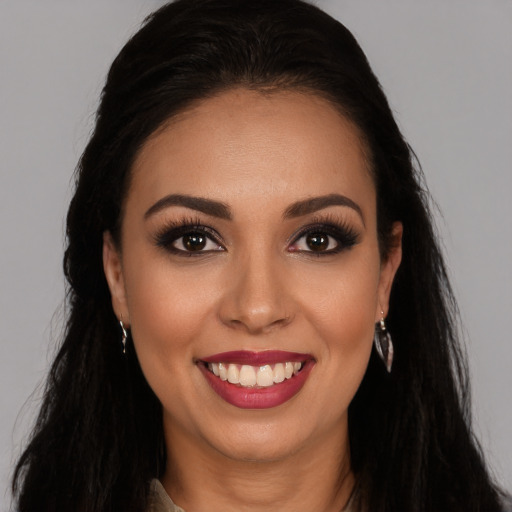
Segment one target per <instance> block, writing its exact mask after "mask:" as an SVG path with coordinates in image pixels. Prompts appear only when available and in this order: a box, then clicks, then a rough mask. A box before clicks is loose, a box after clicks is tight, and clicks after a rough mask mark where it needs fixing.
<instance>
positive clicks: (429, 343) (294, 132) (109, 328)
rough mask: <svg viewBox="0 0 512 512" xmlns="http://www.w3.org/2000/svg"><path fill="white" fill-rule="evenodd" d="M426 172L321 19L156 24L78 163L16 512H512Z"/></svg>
mask: <svg viewBox="0 0 512 512" xmlns="http://www.w3.org/2000/svg"><path fill="white" fill-rule="evenodd" d="M413 164H414V159H413V155H412V152H411V150H410V149H409V147H408V146H407V144H406V143H405V141H404V139H403V137H402V136H401V134H400V132H399V130H398V128H397V126H396V123H395V122H394V120H393V117H392V114H391V112H390V109H389V107H388V104H387V101H386V99H385V97H384V95H383V93H382V91H381V89H380V86H379V83H378V81H377V79H376V78H375V76H374V75H373V74H372V72H371V70H370V68H369V66H368V63H367V61H366V58H365V57H364V55H363V53H362V51H361V49H360V48H359V46H358V45H357V43H356V42H355V40H354V39H353V37H352V36H351V34H350V33H349V32H348V31H347V30H346V29H345V28H344V27H343V26H342V25H340V24H339V23H338V22H336V21H334V20H333V19H331V18H330V17H329V16H327V15H326V14H324V13H322V12H321V11H320V10H318V9H317V8H315V7H313V6H311V5H308V4H305V3H302V2H300V1H298V0H280V1H279V2H275V1H274V0H259V1H257V2H242V1H239V0H238V1H236V0H179V1H177V2H175V3H172V4H169V5H168V6H165V7H163V8H162V9H161V10H160V11H158V12H157V13H155V14H154V15H153V16H151V17H150V18H149V19H148V21H147V22H146V24H145V25H144V27H143V28H142V29H141V31H139V33H138V34H136V35H135V36H134V37H133V38H132V39H131V40H130V42H128V44H127V45H126V46H125V48H124V49H123V50H122V51H121V53H120V55H119V56H118V58H117V59H116V60H115V62H114V64H113V65H112V68H111V70H110V73H109V76H108V79H107V83H106V86H105V89H104V92H103V95H102V101H101V105H100V108H99V112H98V118H97V123H96V128H95V131H94V134H93V136H92V138H91V140H90V142H89V144H88V146H87V148H86V150H85V152H84V154H83V156H82V159H81V161H80V165H79V168H78V173H77V185H76V192H75V195H74V198H73V200H72V202H71V205H70V209H69V213H68V219H67V222H68V224H67V236H68V248H67V251H66V256H65V272H66V276H67V278H68V281H69V285H70V287H69V303H70V315H69V320H68V325H67V332H66V336H65V340H64V343H63V345H62V348H61V350H60V352H59V354H58V356H57V358H56V361H55V362H54V365H53V367H52V371H51V375H50V379H49V382H48V387H47V392H46V399H45V402H44V404H43V408H42V411H41V413H40V417H39V421H38V424H37V427H36V430H35V432H34V435H33V438H32V440H31V443H30V444H29V446H28V448H27V450H26V451H25V453H24V454H23V456H22V458H21V460H20V462H19V463H18V466H17V470H16V474H15V479H14V490H15V492H16V493H17V496H18V507H19V510H21V511H25V510H45V511H49V510H76V511H89V510H134V511H135V510H138V511H144V510H173V509H174V510H179V509H176V508H175V506H174V505H173V504H172V503H171V498H172V500H173V501H174V502H175V504H176V505H177V506H180V507H181V508H182V509H184V510H186V511H187V512H193V511H198V510H199V511H203V510H212V511H215V510H254V511H257V510H263V509H265V510H268V509H279V510H294V511H295V510H318V511H338V510H342V509H345V510H351V511H356V510H365V511H377V510H407V511H414V510H464V511H467V510H499V509H500V503H499V502H500V492H499V490H498V489H497V488H496V486H495V485H494V484H493V482H492V480H491V478H490V476H489V474H488V472H487V470H486V467H485V465H484V462H483V460H482V456H481V454H480V452H479V449H478V445H477V443H476V441H475V440H474V438H473V435H472V432H471V429H470V427H469V425H468V421H469V418H468V404H467V402H466V400H465V396H466V389H467V379H466V371H465V366H464V362H463V359H462V355H461V351H460V348H459V345H458V341H457V338H456V327H455V319H456V318H455V317H456V307H455V303H454V300H453V296H452V294H451V290H450V286H449V282H448V279H447V277H446V272H445V268H444V264H443V260H442V257H441V254H440V251H439V249H438V245H437V242H436V238H435V235H434V233H433V229H432V224H431V219H430V214H429V211H428V207H427V200H428V198H427V197H426V194H425V192H424V190H423V189H422V187H421V186H420V183H421V174H420V171H419V170H418V169H416V168H415V167H414V165H413ZM391 338H392V341H391ZM372 347H374V348H372Z"/></svg>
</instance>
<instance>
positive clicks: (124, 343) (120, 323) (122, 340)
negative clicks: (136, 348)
mask: <svg viewBox="0 0 512 512" xmlns="http://www.w3.org/2000/svg"><path fill="white" fill-rule="evenodd" d="M119 325H120V326H121V331H123V335H122V338H121V343H122V344H123V354H126V340H127V338H128V333H127V332H126V329H125V327H124V324H123V321H122V320H119Z"/></svg>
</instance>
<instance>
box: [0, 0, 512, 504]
mask: <svg viewBox="0 0 512 512" xmlns="http://www.w3.org/2000/svg"><path fill="white" fill-rule="evenodd" d="M161 3H162V2H159V1H157V0H108V1H107V0H88V1H87V2H85V1H69V0H68V1H66V0H44V1H43V0H24V1H23V2H20V1H19V0H0V112H1V118H0V130H1V134H0V155H1V160H0V243H1V251H0V269H1V270H0V390H1V391H0V400H1V401H0V411H1V412H0V509H1V510H7V509H8V504H9V502H10V498H9V495H8V492H7V490H6V489H7V481H8V476H9V474H10V471H11V468H12V464H13V461H14V459H15V458H16V457H17V456H18V455H19V453H20V450H21V446H22V444H23V440H24V438H25V436H26V434H27V432H28V427H29V425H30V424H31V422H32V420H33V417H34V413H35V411H36V409H37V404H38V402H37V399H38V397H39V396H40V384H41V382H42V380H43V379H44V376H45V374H46V371H47V367H48V363H49V361H50V360H51V359H52V356H53V354H54V350H55V340H56V339H58V338H59V335H60V333H61V330H62V310H61V305H62V298H63V290H64V285H63V278H62V273H61V259H62V247H63V230H64V228H63V226H64V223H63V218H64V215H65V212H66V205H67V202H68V200H69V197H70V190H71V180H70V178H71V173H72V170H73V168H74V166H75V164H76V161H77V159H78V157H79V155H80V153H81V151H82V150H83V148H84V145H85V143H86V140H87V137H88V134H89V132H90V129H91V126H92V122H93V113H94V110H95V107H96V104H97V98H98V95H99V92H100V90H101V86H102V83H103V79H104V75H105V73H106V71H107V69H108V65H109V64H110V62H111V60H112V59H113V57H114V56H115V55H116V53H117V52H118V50H119V49H120V47H121V45H122V44H123V43H124V42H125V40H126V39H127V38H128V36H129V35H130V34H131V33H133V32H134V31H135V29H136V27H137V26H138V25H139V23H140V22H141V20H142V19H143V18H144V16H145V15H146V14H147V13H148V12H150V11H151V10H153V9H155V8H156V7H158V6H159V5H161ZM317 3H318V4H319V5H320V6H321V7H323V8H325V9H326V10H327V11H329V12H330V13H331V14H333V15H335V16H336V17H338V18H339V19H340V20H342V21H343V22H344V23H345V24H346V25H347V26H348V27H349V28H350V29H351V30H352V31H353V33H354V35H355V36H356V38H357V39H358V40H359V42H360V43H361V45H362V47H363V49H364V50H365V52H366V53H367V55H368V58H369V60H370V63H371V64H372V66H373V67H374V70H375V72H376V74H377V76H378V77H379V78H380V80H381V82H382V84H383V86H384V89H385V91H386V92H387V94H388V98H389V100H390V103H391V105H392V107H393V110H394V111H395V113H396V117H397V120H398V122H399V124H400V126H401V127H402V129H403V132H404V133H405V135H406V137H407V139H408V140H409V142H410V143H411V145H412V146H413V148H414V149H415V150H416V152H417V154H418V156H419V158H420V161H421V163H422V165H423V167H424V170H425V173H426V176H427V182H428V184H429V186H430V189H431V191H432V194H433V196H434V197H435V199H436V200H437V203H438V205H439V207H440V211H441V212H442V216H438V223H439V229H440V231H441V234H442V237H443V242H444V246H445V252H446V257H447V261H448V265H449V268H450V272H451V276H452V278H453V283H454V286H455V290H456V293H457V296H458V299H459V303H460V308H461V312H462V318H463V321H464V324H465V328H466V331H467V338H468V351H469V354H470V364H471V370H472V376H473V389H474V403H475V418H476V426H477V432H478V433H479V436H480V439H481V441H482V444H483V446H484V448H485V451H486V453H487V455H488V457H489V460H490V462H491V464H492V467H493V468H494V470H495V471H496V473H497V475H498V476H499V479H500V480H501V482H502V483H504V484H505V485H506V486H507V487H508V488H509V489H510V488H512V436H511V434H512V405H511V403H512V401H511V398H510V397H511V394H512V371H511V363H512V343H511V341H512V340H511V331H512V330H511V327H510V326H511V318H512V292H511V285H512V279H511V277H512V276H511V263H512V229H511V228H512V221H511V218H512V201H511V198H510V195H511V190H512V177H511V162H512V64H511V63H512V2H511V1H510V0H472V1H470V2H469V1H467V0H449V1H446V0H444V1H442V0H430V1H428V2H426V1H425V2H421V3H420V2H419V1H411V0H387V1H386V2H383V1H379V0H370V1H356V0H347V1H344V0H330V1H328V0H323V1H318V2H317ZM56 312H57V313H56ZM38 386H39V387H38ZM36 388H38V389H39V391H36V392H35V394H32V395H31V393H32V392H33V391H34V389H36ZM29 397H30V398H29ZM404 406H406V404H404Z"/></svg>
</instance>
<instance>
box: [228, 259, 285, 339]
mask: <svg viewBox="0 0 512 512" xmlns="http://www.w3.org/2000/svg"><path fill="white" fill-rule="evenodd" d="M227 281H228V283H227V285H226V287H225V293H224V295H223V299H222V303H221V306H220V318H221V321H222V322H223V323H224V324H225V325H227V326H229V327H231V328H236V329H241V330H245V331H246V332H247V333H250V334H265V333H268V332H270V331H273V330H274V329H276V328H279V327H284V326H285V325H287V324H289V323H290V322H291V320H292V319H293V316H294V312H293V308H292V301H291V300H290V297H289V293H288V290H287V286H286V282H285V277H284V273H283V269H281V268H280V267H279V265H278V264H277V263H276V262H275V260H273V259H272V258H271V257H268V256H264V255H261V253H260V254H253V255H251V256H248V257H247V258H245V259H244V261H240V262H238V263H237V264H236V265H234V266H233V267H232V268H231V269H230V275H229V278H228V280H227Z"/></svg>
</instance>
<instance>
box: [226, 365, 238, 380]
mask: <svg viewBox="0 0 512 512" xmlns="http://www.w3.org/2000/svg"><path fill="white" fill-rule="evenodd" d="M228 382H231V384H238V383H239V382H240V370H239V369H238V367H237V366H236V365H235V364H230V365H229V367H228Z"/></svg>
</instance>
